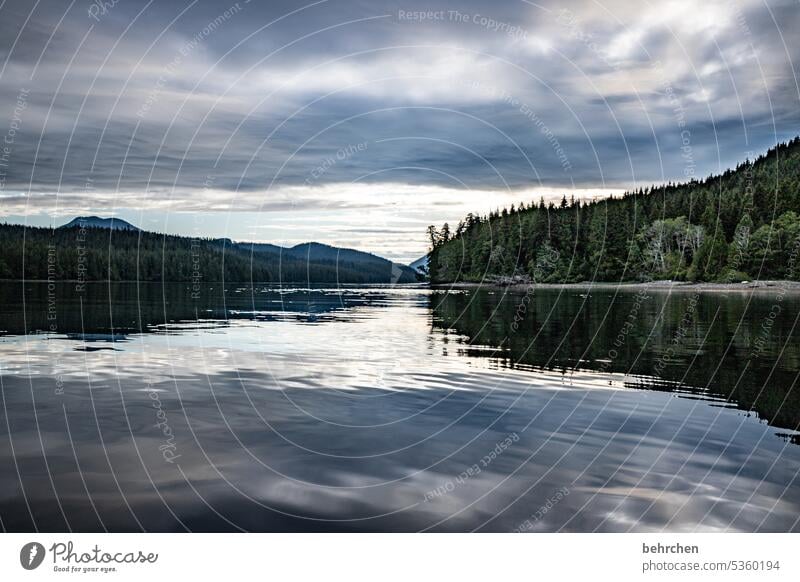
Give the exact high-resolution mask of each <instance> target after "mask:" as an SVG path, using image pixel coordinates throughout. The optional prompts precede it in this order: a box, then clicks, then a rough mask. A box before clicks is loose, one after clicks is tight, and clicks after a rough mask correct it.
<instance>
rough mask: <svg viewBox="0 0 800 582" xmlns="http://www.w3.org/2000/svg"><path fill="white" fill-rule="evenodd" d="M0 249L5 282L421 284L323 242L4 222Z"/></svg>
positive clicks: (391, 266)
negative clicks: (287, 245)
mask: <svg viewBox="0 0 800 582" xmlns="http://www.w3.org/2000/svg"><path fill="white" fill-rule="evenodd" d="M0 248H1V249H2V250H1V251H0V279H39V280H79V281H107V280H111V281H134V280H136V281H191V282H195V283H199V282H211V281H222V280H225V281H237V282H247V281H255V282H278V281H282V282H287V283H302V282H309V283H356V284H360V283H411V282H415V281H416V280H417V279H416V276H415V273H414V271H413V270H412V269H410V268H408V267H406V266H404V265H397V264H395V263H392V262H391V261H388V260H386V259H383V258H381V257H377V256H375V255H371V254H369V253H362V252H359V251H353V250H351V249H336V248H335V247H328V246H326V245H319V244H318V243H313V244H312V245H311V250H309V245H299V246H298V247H295V248H293V249H282V248H281V247H277V246H274V245H266V244H258V243H255V244H253V243H235V242H232V241H230V240H228V239H208V238H190V237H182V236H173V235H164V234H159V233H154V232H144V231H138V230H132V229H125V230H120V229H116V230H112V229H109V228H97V227H86V226H84V227H81V226H74V227H62V228H57V229H50V228H32V227H26V226H21V225H8V224H6V225H0ZM321 250H324V251H325V252H321ZM337 251H341V253H338V252H337Z"/></svg>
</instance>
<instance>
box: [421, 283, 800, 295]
mask: <svg viewBox="0 0 800 582" xmlns="http://www.w3.org/2000/svg"><path fill="white" fill-rule="evenodd" d="M430 288H431V289H440V290H443V289H480V288H487V289H494V290H498V289H507V290H510V291H528V290H529V289H531V288H533V289H581V290H586V289H589V290H591V289H597V290H639V289H653V290H658V291H710V292H722V291H725V292H727V291H739V292H764V291H783V292H791V293H800V281H781V280H774V281H773V280H763V281H747V282H740V283H692V282H688V281H669V280H666V281H650V282H635V281H631V282H616V283H609V282H600V281H598V282H592V281H586V282H582V283H511V284H502V283H496V282H485V283H474V282H462V283H437V284H431V285H430Z"/></svg>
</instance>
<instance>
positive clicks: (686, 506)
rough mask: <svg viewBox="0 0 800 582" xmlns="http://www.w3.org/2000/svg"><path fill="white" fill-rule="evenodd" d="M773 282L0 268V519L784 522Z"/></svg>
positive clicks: (785, 387)
mask: <svg viewBox="0 0 800 582" xmlns="http://www.w3.org/2000/svg"><path fill="white" fill-rule="evenodd" d="M777 293H779V290H776V291H775V293H771V292H767V293H765V294H762V295H750V294H745V293H730V294H728V295H722V294H701V295H695V294H694V293H692V292H690V291H680V292H674V293H672V294H669V293H666V292H663V291H650V292H647V293H640V292H638V291H637V290H626V291H619V292H616V291H614V290H597V289H594V290H591V291H588V290H586V291H580V290H576V289H569V290H559V289H548V290H537V291H536V292H535V293H528V294H526V293H521V292H515V293H504V292H502V291H488V290H460V291H452V292H446V291H431V290H428V289H425V288H419V287H397V288H378V287H372V288H353V289H297V288H294V289H292V288H283V289H275V288H266V287H261V286H248V287H239V286H236V285H230V286H228V288H227V289H226V288H223V287H220V286H216V288H214V287H212V286H209V287H207V288H204V289H203V290H202V292H201V293H200V294H199V296H195V297H193V296H192V289H191V286H189V285H185V284H170V285H139V286H137V285H125V284H121V285H113V286H108V285H90V286H88V288H87V290H86V291H85V292H84V293H80V294H79V293H76V292H75V290H74V287H73V286H71V285H68V284H65V285H57V286H56V287H55V288H53V289H51V290H50V291H48V288H47V285H46V284H28V285H26V286H25V288H24V290H23V287H22V286H21V285H19V284H8V283H6V284H2V285H0V299H2V302H0V310H2V312H0V330H2V332H1V333H0V365H1V366H2V368H0V387H1V388H2V407H3V413H2V419H0V458H1V459H2V460H1V461H0V463H1V464H0V467H2V472H0V524H2V526H3V528H5V529H7V530H27V531H32V530H34V529H39V530H42V531H53V530H67V529H73V530H76V531H86V530H101V531H102V530H103V529H108V530H110V531H120V530H125V531H127V530H140V529H145V530H148V531H153V530H158V531H172V530H192V531H196V530H211V531H220V530H237V529H244V530H259V531H286V530H298V531H317V530H381V531H407V530H431V531H469V530H483V531H560V530H561V531H595V530H596V531H628V530H633V531H660V530H670V531H693V530H744V531H756V530H759V531H760V530H767V531H788V530H798V529H800V526H798V515H800V512H798V509H800V486H798V484H797V479H796V476H797V473H798V471H799V470H800V447H798V446H796V444H794V443H793V442H792V441H793V439H794V440H795V441H796V439H797V437H796V436H795V435H796V434H797V433H795V431H794V429H796V428H797V426H798V399H797V396H796V393H795V391H794V389H793V388H794V382H795V380H796V378H797V373H798V370H800V358H799V356H800V354H798V343H797V341H796V331H795V328H794V323H795V320H796V317H797V314H798V313H799V312H798V310H797V307H798V304H797V299H796V298H795V297H794V296H790V295H786V296H782V297H781V298H780V300H779V304H780V312H779V313H778V314H774V305H775V304H776V295H777ZM765 321H771V322H772V323H769V324H768V325H766V326H765V323H764V322H765Z"/></svg>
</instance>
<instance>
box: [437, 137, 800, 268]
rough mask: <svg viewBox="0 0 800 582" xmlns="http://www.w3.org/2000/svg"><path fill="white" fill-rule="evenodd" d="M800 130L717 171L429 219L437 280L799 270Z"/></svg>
mask: <svg viewBox="0 0 800 582" xmlns="http://www.w3.org/2000/svg"><path fill="white" fill-rule="evenodd" d="M798 213H800V138H795V139H793V140H792V141H790V142H789V143H785V144H780V145H778V146H777V147H775V148H772V149H770V150H769V151H768V152H767V153H766V154H765V155H762V156H760V157H759V158H758V159H756V160H753V161H751V160H747V161H744V162H743V163H742V164H740V165H739V166H737V167H736V168H735V169H731V170H728V171H726V172H725V173H723V174H722V175H718V176H711V177H709V178H706V179H704V180H693V181H691V182H687V183H683V184H672V183H669V184H666V185H662V186H653V187H651V188H647V189H640V190H638V191H634V192H627V193H626V194H624V195H623V196H622V197H617V198H613V197H612V198H609V199H606V200H600V201H594V202H588V203H581V202H576V201H574V200H567V198H566V197H564V198H563V199H562V200H561V203H560V204H559V205H555V204H553V203H551V204H549V205H545V204H544V202H539V204H533V203H532V204H530V205H525V204H524V203H523V204H520V205H519V206H518V207H516V208H515V207H514V206H512V207H511V208H510V209H503V210H502V211H501V212H492V213H490V214H489V215H488V216H482V217H481V216H476V215H472V214H470V215H468V216H467V217H466V219H465V220H464V221H462V222H460V223H459V224H458V225H457V227H456V228H455V229H451V228H450V226H449V225H447V224H445V225H444V226H443V227H442V228H441V229H437V228H435V227H429V229H428V231H429V235H430V240H431V252H430V255H429V259H430V275H431V281H432V282H433V283H446V282H458V281H486V280H489V281H491V280H497V281H509V280H516V281H536V282H549V283H570V282H580V281H588V280H593V281H610V282H613V281H632V280H637V281H647V280H659V279H674V280H690V281H721V282H733V281H737V282H738V281H741V280H744V279H756V278H758V279H798V275H800V270H799V269H798V263H800V261H798V260H797V259H798V257H797V255H798V254H800V216H798Z"/></svg>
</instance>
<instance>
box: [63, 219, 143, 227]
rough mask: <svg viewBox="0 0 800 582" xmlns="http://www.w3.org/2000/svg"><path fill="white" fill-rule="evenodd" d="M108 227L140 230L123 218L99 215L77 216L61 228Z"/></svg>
mask: <svg viewBox="0 0 800 582" xmlns="http://www.w3.org/2000/svg"><path fill="white" fill-rule="evenodd" d="M75 227H80V228H108V229H111V230H139V228H138V227H136V226H133V225H132V224H131V223H130V222H128V221H126V220H122V219H121V218H113V217H112V218H101V217H99V216H77V217H75V218H73V219H72V220H70V221H69V222H68V223H67V224H64V225H62V226H60V227H59V228H75Z"/></svg>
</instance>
